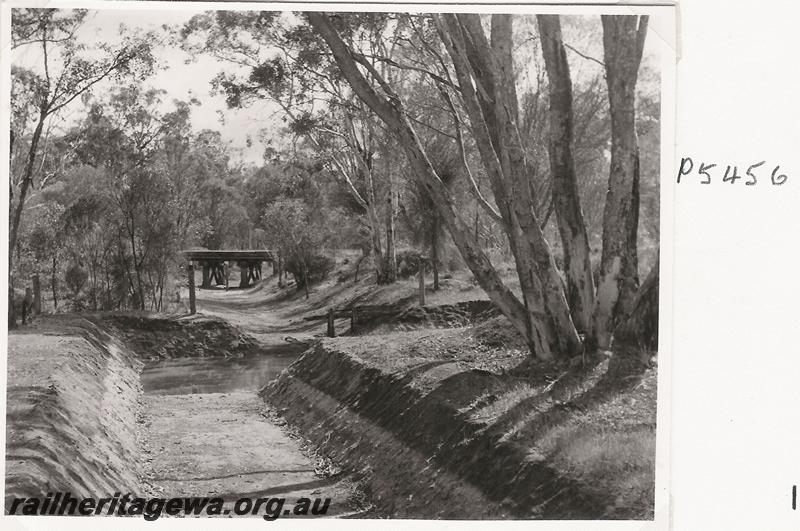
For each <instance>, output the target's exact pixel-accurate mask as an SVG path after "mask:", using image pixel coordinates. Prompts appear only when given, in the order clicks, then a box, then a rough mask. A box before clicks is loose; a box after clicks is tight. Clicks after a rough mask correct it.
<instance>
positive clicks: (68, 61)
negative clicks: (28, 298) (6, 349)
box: [9, 8, 153, 327]
mask: <svg viewBox="0 0 800 531" xmlns="http://www.w3.org/2000/svg"><path fill="white" fill-rule="evenodd" d="M87 15H88V12H87V11H86V10H63V9H36V8H33V9H14V10H12V21H11V37H12V39H11V40H12V48H13V49H14V50H15V51H16V50H18V51H19V52H21V51H22V50H23V49H25V48H36V49H37V50H38V53H39V56H38V58H37V61H36V64H33V65H30V66H21V65H15V67H14V68H13V69H12V77H13V80H14V83H16V84H18V85H19V86H21V87H24V89H25V92H26V94H27V95H28V97H29V99H28V100H27V101H26V103H25V107H26V108H27V110H29V111H32V112H30V113H28V114H27V115H26V118H27V119H26V120H24V121H22V122H17V123H16V124H15V125H16V126H17V127H19V128H20V129H21V130H17V131H14V132H13V135H12V137H13V138H14V139H15V141H16V140H17V139H19V138H21V137H23V136H26V135H28V134H30V140H29V141H28V149H27V154H26V155H25V158H24V162H23V163H22V170H21V172H20V175H19V182H18V189H17V190H13V189H12V195H11V204H12V216H11V222H10V234H9V249H14V247H15V246H16V244H17V237H18V233H19V227H20V220H21V218H22V212H23V210H24V207H25V200H26V197H27V195H28V192H29V190H30V188H31V186H32V184H33V180H34V177H35V170H36V161H37V156H38V154H39V148H40V146H39V144H40V141H41V139H42V134H43V132H44V131H45V127H46V124H47V122H48V120H50V119H51V118H52V117H53V116H55V115H57V114H58V113H59V112H61V111H62V110H63V109H65V108H66V107H67V106H68V105H70V104H71V103H72V102H73V101H75V100H76V99H78V98H80V97H81V96H83V95H84V94H87V93H88V92H89V91H91V90H92V88H93V87H94V86H96V85H97V84H98V83H100V82H101V81H103V80H106V79H110V78H117V79H120V78H122V77H124V76H144V75H147V74H148V73H149V72H150V71H151V69H152V66H153V56H152V53H151V44H150V40H149V39H147V38H144V37H141V36H139V37H136V36H123V37H122V38H121V40H120V43H119V44H118V45H116V46H111V45H108V44H105V43H101V44H97V45H94V46H89V45H87V44H85V43H83V42H82V41H81V40H80V39H79V38H77V34H78V32H79V30H80V29H81V28H82V27H83V26H84V23H85V22H86V20H87ZM19 52H18V53H19ZM12 105H14V103H12ZM17 116H19V113H17ZM29 126H32V132H30V133H28V131H27V129H28V127H29ZM12 147H13V146H12ZM12 256H13V253H12V252H9V303H10V304H9V325H10V326H12V327H13V326H16V322H15V316H14V307H13V302H12V300H13V299H12V297H13V282H12V279H11V276H10V275H11V269H12V268H11V264H12V261H11V260H12Z"/></svg>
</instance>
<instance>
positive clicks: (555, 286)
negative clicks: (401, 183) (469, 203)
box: [440, 14, 581, 356]
mask: <svg viewBox="0 0 800 531" xmlns="http://www.w3.org/2000/svg"><path fill="white" fill-rule="evenodd" d="M442 20H443V22H442V23H441V25H440V26H441V27H440V35H442V38H443V40H444V42H445V46H446V47H447V48H448V53H449V54H450V56H451V58H452V59H453V64H454V67H455V71H456V75H457V77H458V80H459V85H460V87H461V93H462V96H463V99H464V103H465V108H466V110H467V114H468V115H469V117H470V123H471V126H472V132H473V135H474V136H475V138H476V144H477V146H478V149H479V152H480V155H481V160H482V161H483V163H484V166H485V167H486V169H487V175H488V176H489V181H490V183H491V184H492V189H493V193H494V196H495V199H496V201H497V206H498V211H499V214H500V216H501V217H502V218H503V219H504V221H505V225H506V227H505V229H506V233H507V235H508V240H509V246H510V248H511V251H512V253H513V255H514V258H515V263H516V266H517V274H518V277H519V280H520V287H521V288H522V289H521V290H522V293H523V299H524V305H525V307H526V309H527V311H528V313H529V326H530V327H531V331H532V333H537V334H541V335H543V336H544V337H547V338H548V341H549V344H550V346H551V350H553V351H554V352H556V353H558V355H561V356H569V355H571V354H574V353H576V352H579V351H580V348H581V341H580V338H579V336H578V333H577V331H576V329H575V325H574V323H573V321H572V316H571V315H570V311H569V306H568V304H567V298H566V294H565V292H564V288H563V285H562V281H561V277H560V275H559V273H558V270H557V268H556V265H555V261H554V259H553V256H552V253H551V251H550V245H549V243H548V242H547V240H546V239H545V238H544V234H543V232H542V229H541V226H540V223H539V221H538V219H537V217H536V212H535V208H534V205H535V204H536V203H537V200H536V198H535V197H534V192H533V190H532V187H531V186H530V180H531V173H532V168H531V166H530V164H529V163H528V161H527V158H526V155H525V149H524V147H523V146H522V143H521V138H520V134H519V129H518V127H517V123H518V122H519V117H518V108H517V107H518V104H517V93H516V89H515V79H514V71H513V54H512V52H513V42H512V33H513V32H512V29H513V28H512V18H511V16H510V15H493V16H492V23H491V38H492V40H491V44H490V43H489V41H488V40H487V38H486V35H485V33H484V30H483V26H482V23H481V20H480V17H478V16H477V15H472V14H465V15H457V16H456V15H443V16H442ZM473 79H475V80H476V82H475V84H476V85H477V88H478V90H476V89H475V88H474V87H473V81H472V80H473Z"/></svg>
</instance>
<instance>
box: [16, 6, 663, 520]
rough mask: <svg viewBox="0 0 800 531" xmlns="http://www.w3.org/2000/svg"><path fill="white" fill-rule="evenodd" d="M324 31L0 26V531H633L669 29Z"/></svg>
mask: <svg viewBox="0 0 800 531" xmlns="http://www.w3.org/2000/svg"><path fill="white" fill-rule="evenodd" d="M284 7H286V6H284ZM409 7H410V9H409ZM319 8H320V6H319V5H318V6H316V9H319ZM323 8H324V9H325V11H313V10H309V9H308V8H306V7H304V6H303V5H302V4H296V5H290V6H288V8H286V9H284V8H277V7H276V6H274V5H269V4H252V5H243V4H236V5H233V4H231V5H226V3H196V4H193V3H181V2H178V3H171V2H83V3H80V4H75V5H70V4H69V2H60V3H53V4H52V5H51V4H47V5H42V6H37V7H29V6H27V5H26V4H24V3H22V2H18V3H13V2H4V5H3V12H2V14H3V26H2V29H3V31H4V32H5V33H3V36H2V49H3V63H2V65H3V68H2V78H1V80H2V98H3V99H2V100H0V101H2V105H0V107H2V110H3V114H2V124H3V129H4V131H3V137H2V138H3V147H4V149H7V151H5V153H8V154H9V158H8V160H7V164H6V163H4V168H3V172H4V173H3V175H7V176H8V182H9V184H8V188H7V190H8V196H7V200H8V202H7V203H5V202H4V203H3V205H4V207H5V206H7V207H8V240H7V241H8V247H7V250H8V255H7V257H8V260H7V263H6V264H5V265H4V267H6V266H7V268H8V269H7V270H6V272H7V275H8V277H7V280H8V282H7V284H8V291H7V293H8V300H7V304H6V305H5V306H6V308H7V329H8V333H7V349H6V350H7V352H6V353H5V354H4V356H5V357H6V362H5V363H6V365H5V375H4V376H5V378H6V392H5V393H4V395H5V400H6V402H5V410H6V416H5V418H6V429H5V468H4V470H5V501H4V503H5V514H6V515H7V516H11V515H14V516H18V517H21V518H26V517H33V516H51V517H59V516H61V517H65V518H66V517H67V516H79V515H80V516H98V517H117V516H122V517H131V518H133V519H138V520H140V521H148V522H151V521H153V520H165V519H173V520H174V519H176V518H184V517H192V518H229V519H230V518H234V519H241V518H249V519H259V520H267V521H272V520H281V521H283V520H291V519H297V518H304V519H312V520H319V519H333V518H347V519H357V520H364V519H387V518H388V519H413V520H436V521H449V520H543V521H551V520H552V521H556V520H560V521H564V520H568V521H576V520H579V521H582V522H583V523H582V524H581V525H584V526H586V527H585V528H589V527H591V523H588V522H586V521H601V520H614V521H620V520H621V521H629V520H636V521H641V525H646V524H652V525H655V524H659V523H660V524H661V525H664V524H665V521H666V520H665V519H666V518H667V513H668V512H669V507H668V503H669V501H668V499H669V489H668V479H669V478H668V475H669V466H668V460H669V455H668V451H667V450H668V442H669V437H670V432H669V417H668V416H667V413H668V411H669V409H668V408H669V396H670V395H669V394H668V391H669V385H670V384H669V380H664V378H665V376H664V373H663V367H664V364H668V363H669V356H670V351H669V348H668V347H669V345H670V343H669V342H668V341H667V340H666V339H665V336H668V335H669V334H671V326H672V322H671V306H670V303H669V297H670V292H669V287H670V286H671V280H670V275H671V271H672V269H671V247H669V246H671V243H670V242H671V239H672V202H671V201H665V200H664V198H663V197H662V196H663V193H662V192H663V190H664V187H663V186H662V182H663V181H664V180H666V181H669V182H672V181H673V175H672V174H670V175H666V176H665V175H664V171H665V170H664V169H665V168H667V171H670V172H671V171H672V169H671V168H672V160H671V159H672V157H673V156H674V155H673V151H672V150H673V149H674V143H675V137H674V123H673V122H674V113H675V109H674V102H675V94H674V92H675V88H674V86H673V84H674V69H675V64H676V49H675V43H674V35H675V7H674V6H667V5H662V6H638V7H627V8H620V7H618V6H617V7H603V6H580V5H574V4H573V5H564V6H558V5H554V4H548V5H546V6H543V5H540V6H537V5H506V6H504V5H502V4H494V5H485V6H475V5H460V6H452V7H448V6H443V5H439V6H421V5H418V6H407V7H406V8H403V9H402V10H401V9H399V8H398V7H393V6H392V5H380V4H374V5H370V6H369V10H366V9H367V7H366V6H358V5H356V4H341V5H339V4H335V5H334V4H331V5H326V6H323ZM361 9H364V10H361ZM670 39H672V40H670ZM6 142H7V143H6ZM667 159H668V160H667ZM3 194H5V187H4V190H3ZM670 197H672V196H671V195H670ZM662 238H663V240H664V242H665V243H664V249H662ZM667 247H669V249H667ZM665 249H667V250H666V252H667V254H666V257H665ZM662 274H663V275H664V276H665V277H666V278H665V280H666V282H667V283H666V284H665V283H664V282H662V279H661V275H662ZM660 286H661V289H660ZM665 290H666V291H665ZM665 301H666V302H665ZM665 345H666V346H665ZM664 393H667V394H664ZM664 397H666V398H664ZM28 521H29V520H28V519H24V520H21V522H22V523H27V522H28ZM143 525H144V524H143ZM148 525H152V524H148ZM263 525H267V524H263ZM647 528H648V529H650V528H651V527H647ZM653 528H655V527H653ZM661 528H664V529H665V528H666V526H665V525H664V527H659V529H661Z"/></svg>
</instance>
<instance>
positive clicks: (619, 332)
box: [614, 258, 659, 351]
mask: <svg viewBox="0 0 800 531" xmlns="http://www.w3.org/2000/svg"><path fill="white" fill-rule="evenodd" d="M658 281H659V274H658V259H657V258H656V264H655V265H654V266H653V269H651V270H650V273H649V274H648V275H647V278H646V279H645V281H644V282H643V283H642V287H641V288H639V292H638V293H637V295H636V298H635V300H634V302H633V309H632V310H631V313H630V314H629V315H628V316H627V317H626V318H625V319H624V320H623V322H622V324H620V325H619V326H618V327H617V329H616V330H615V331H614V344H615V345H617V344H620V345H623V346H626V345H628V346H633V347H635V348H637V349H645V350H650V351H656V350H658Z"/></svg>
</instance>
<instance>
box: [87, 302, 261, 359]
mask: <svg viewBox="0 0 800 531" xmlns="http://www.w3.org/2000/svg"><path fill="white" fill-rule="evenodd" d="M92 319H94V320H96V321H98V322H101V323H102V324H103V326H105V327H108V328H109V329H110V330H111V331H113V333H114V334H115V335H116V336H118V337H120V338H122V339H123V340H124V342H125V343H126V344H127V345H128V346H129V347H130V348H131V349H132V350H133V351H134V352H135V353H137V354H138V356H139V357H140V358H141V359H144V360H150V361H155V360H159V359H170V358H183V357H207V356H226V357H243V356H253V355H257V354H260V353H261V351H262V345H261V344H259V343H258V342H257V341H256V340H255V339H254V338H252V337H251V336H249V335H248V334H245V333H244V332H242V330H240V329H239V328H238V327H236V326H232V325H231V324H229V323H227V322H226V321H223V320H220V319H214V318H208V317H203V316H200V315H195V316H190V317H180V318H178V317H174V318H156V317H152V316H144V315H123V314H110V313H109V314H101V315H97V316H92Z"/></svg>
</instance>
